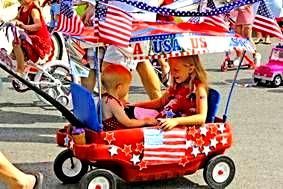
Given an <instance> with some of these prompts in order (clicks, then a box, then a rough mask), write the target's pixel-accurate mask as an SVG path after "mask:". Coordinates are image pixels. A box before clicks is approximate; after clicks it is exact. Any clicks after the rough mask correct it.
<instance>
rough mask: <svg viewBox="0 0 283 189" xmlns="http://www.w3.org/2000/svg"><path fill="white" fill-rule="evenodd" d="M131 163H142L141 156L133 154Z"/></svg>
mask: <svg viewBox="0 0 283 189" xmlns="http://www.w3.org/2000/svg"><path fill="white" fill-rule="evenodd" d="M130 161H132V162H133V164H134V165H136V164H137V163H138V162H140V155H135V154H133V156H132V159H131V160H130Z"/></svg>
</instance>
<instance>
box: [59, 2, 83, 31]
mask: <svg viewBox="0 0 283 189" xmlns="http://www.w3.org/2000/svg"><path fill="white" fill-rule="evenodd" d="M83 30H84V24H83V22H82V20H81V18H80V17H79V16H78V15H76V13H75V12H74V10H73V2H72V0H62V1H61V4H60V15H59V20H58V24H57V27H56V28H55V30H54V31H56V32H62V33H66V34H69V35H80V34H81V33H82V32H83Z"/></svg>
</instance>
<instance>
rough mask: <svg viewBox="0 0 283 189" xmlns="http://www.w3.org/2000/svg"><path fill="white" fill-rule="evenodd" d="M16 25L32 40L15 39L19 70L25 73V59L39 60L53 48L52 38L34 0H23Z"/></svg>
mask: <svg viewBox="0 0 283 189" xmlns="http://www.w3.org/2000/svg"><path fill="white" fill-rule="evenodd" d="M16 26H18V27H20V28H22V29H23V30H24V31H25V32H26V33H27V34H28V36H29V38H30V39H31V41H32V44H30V43H29V42H28V41H26V40H21V39H18V40H14V43H13V51H14V54H15V57H16V60H17V72H18V74H19V75H22V74H23V73H24V65H25V59H27V60H31V61H33V62H37V61H38V59H39V58H40V59H44V58H45V57H46V55H49V54H50V53H51V50H52V42H51V38H50V35H49V32H48V29H47V26H46V24H45V21H44V19H43V17H42V14H41V11H40V9H39V8H38V7H37V6H36V5H35V3H34V2H33V0H22V3H21V6H20V8H19V12H18V15H17V18H16Z"/></svg>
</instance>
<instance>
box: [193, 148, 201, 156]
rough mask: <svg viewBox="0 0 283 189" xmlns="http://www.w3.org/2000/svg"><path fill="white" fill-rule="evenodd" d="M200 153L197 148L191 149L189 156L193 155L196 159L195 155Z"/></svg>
mask: <svg viewBox="0 0 283 189" xmlns="http://www.w3.org/2000/svg"><path fill="white" fill-rule="evenodd" d="M199 153H200V151H199V148H198V147H193V151H192V153H191V154H193V155H194V156H195V157H197V155H198V154H199Z"/></svg>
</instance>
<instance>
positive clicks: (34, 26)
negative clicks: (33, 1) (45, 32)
mask: <svg viewBox="0 0 283 189" xmlns="http://www.w3.org/2000/svg"><path fill="white" fill-rule="evenodd" d="M31 17H32V19H33V23H34V24H31V25H25V24H23V23H22V22H20V21H18V22H17V25H18V26H19V27H20V28H22V29H24V30H26V31H38V30H39V29H40V28H41V20H40V13H39V10H38V9H32V11H31Z"/></svg>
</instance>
